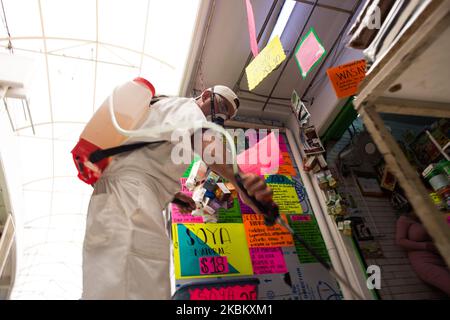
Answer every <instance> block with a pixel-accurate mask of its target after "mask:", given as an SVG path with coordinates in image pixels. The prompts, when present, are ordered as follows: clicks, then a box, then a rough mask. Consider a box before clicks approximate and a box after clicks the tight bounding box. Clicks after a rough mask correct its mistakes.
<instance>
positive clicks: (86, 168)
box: [72, 78, 155, 184]
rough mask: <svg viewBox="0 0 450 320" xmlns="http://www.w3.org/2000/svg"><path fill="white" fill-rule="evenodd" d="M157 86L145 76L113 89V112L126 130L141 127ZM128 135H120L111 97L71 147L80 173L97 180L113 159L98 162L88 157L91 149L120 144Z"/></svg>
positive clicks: (89, 180)
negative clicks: (110, 104) (113, 116)
mask: <svg viewBox="0 0 450 320" xmlns="http://www.w3.org/2000/svg"><path fill="white" fill-rule="evenodd" d="M154 95H155V88H154V87H153V85H152V84H151V83H150V82H149V81H147V80H146V79H144V78H136V79H134V80H133V81H128V82H126V83H124V84H122V85H121V86H119V87H117V88H116V89H115V90H114V114H115V116H116V119H117V122H118V123H119V125H120V126H121V127H122V128H124V129H126V130H133V129H137V128H139V127H140V126H141V125H142V124H143V122H144V121H145V119H146V118H147V116H148V113H149V111H150V102H151V99H152V97H153V96H154ZM127 139H128V137H127V136H124V135H121V134H120V133H119V132H118V131H117V130H116V129H115V127H114V126H113V123H112V120H111V114H110V112H109V97H108V98H106V99H105V101H104V102H103V103H102V105H101V106H100V108H98V110H97V111H96V112H95V114H94V115H93V116H92V118H91V120H89V122H88V123H87V125H86V127H85V128H84V130H83V132H82V133H81V135H80V140H79V141H78V143H77V145H76V146H75V148H74V149H73V150H72V155H73V159H74V162H75V165H76V167H77V169H78V177H79V178H80V179H81V180H82V181H84V182H86V183H88V184H93V183H95V182H96V181H97V180H98V178H99V177H100V175H101V173H102V172H103V171H104V169H105V168H106V167H107V166H108V164H109V161H110V159H104V160H101V161H99V162H97V163H95V164H93V163H91V162H90V161H89V156H90V154H91V153H92V152H94V151H96V150H98V149H108V148H113V147H117V146H120V145H121V144H122V143H123V142H124V141H125V140H127Z"/></svg>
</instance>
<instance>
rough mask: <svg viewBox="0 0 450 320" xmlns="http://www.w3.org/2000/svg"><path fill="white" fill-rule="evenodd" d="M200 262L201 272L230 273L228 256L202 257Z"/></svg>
mask: <svg viewBox="0 0 450 320" xmlns="http://www.w3.org/2000/svg"><path fill="white" fill-rule="evenodd" d="M198 262H199V264H200V273H201V274H217V273H228V261H227V257H220V256H213V257H201V258H199V259H198Z"/></svg>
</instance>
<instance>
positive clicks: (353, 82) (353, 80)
mask: <svg viewBox="0 0 450 320" xmlns="http://www.w3.org/2000/svg"><path fill="white" fill-rule="evenodd" d="M327 74H328V78H330V81H331V84H332V85H333V88H334V91H335V92H336V96H337V97H338V98H345V97H350V96H352V95H355V94H356V93H357V92H358V86H359V84H360V83H361V81H362V80H364V78H365V76H366V61H365V60H357V61H353V62H350V63H347V64H343V65H341V66H338V67H334V68H330V69H328V70H327Z"/></svg>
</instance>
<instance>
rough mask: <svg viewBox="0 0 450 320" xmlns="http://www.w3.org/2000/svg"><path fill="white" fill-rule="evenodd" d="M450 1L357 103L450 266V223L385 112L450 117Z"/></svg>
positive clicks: (382, 64) (392, 52)
mask: <svg viewBox="0 0 450 320" xmlns="http://www.w3.org/2000/svg"><path fill="white" fill-rule="evenodd" d="M449 52H450V1H448V0H433V1H430V2H429V3H428V4H427V5H426V6H425V8H424V9H423V10H422V11H421V12H420V13H419V14H418V15H417V16H416V17H415V19H414V20H413V21H411V22H410V23H409V26H408V27H407V29H406V30H405V32H404V33H403V35H402V36H401V37H399V39H398V40H397V41H395V42H394V43H393V44H392V45H391V46H390V47H389V49H388V50H387V51H386V53H384V54H383V56H381V57H380V58H379V59H377V61H375V63H374V64H373V66H372V67H371V69H370V70H369V72H368V74H367V77H366V79H365V80H364V82H363V83H362V84H361V86H360V89H359V94H358V97H357V99H356V100H355V102H354V105H355V108H356V110H357V111H358V113H359V114H360V115H361V117H362V120H363V122H364V124H365V126H366V128H367V131H368V132H369V133H370V134H371V136H372V138H373V140H374V142H375V143H376V145H377V146H378V149H379V150H380V152H381V153H382V154H383V156H384V159H385V161H386V163H387V165H388V166H389V170H390V171H391V172H392V173H393V174H394V175H395V176H396V177H397V179H398V181H399V183H400V185H401V187H402V188H403V189H404V191H405V193H406V195H407V197H408V199H409V201H410V202H411V204H412V206H413V208H414V210H415V212H416V214H417V215H418V216H419V217H420V219H421V221H422V223H423V225H424V227H425V228H426V229H427V230H428V232H429V234H430V235H431V236H432V237H433V239H434V242H435V244H436V247H437V248H438V249H439V251H440V253H441V255H442V257H443V258H444V259H445V261H446V263H447V265H449V266H450V228H449V226H448V225H447V224H446V223H445V220H444V219H443V214H442V213H441V212H439V211H438V210H437V209H436V207H435V205H434V204H433V202H432V201H431V199H430V198H429V196H428V192H427V190H426V188H425V186H424V185H423V183H422V181H421V180H420V177H419V176H418V173H417V172H416V171H415V170H414V169H413V168H412V166H411V165H410V163H409V162H408V160H407V158H406V156H405V155H404V153H403V152H402V150H401V148H400V147H399V145H398V144H397V142H396V140H395V139H394V137H393V136H392V134H391V133H390V131H389V130H388V129H387V128H386V126H385V125H384V123H383V120H382V119H381V117H380V114H379V113H393V114H400V115H405V116H408V115H411V116H413V115H414V116H431V117H439V118H450V85H449V82H450V55H449Z"/></svg>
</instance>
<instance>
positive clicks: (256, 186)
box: [194, 135, 273, 213]
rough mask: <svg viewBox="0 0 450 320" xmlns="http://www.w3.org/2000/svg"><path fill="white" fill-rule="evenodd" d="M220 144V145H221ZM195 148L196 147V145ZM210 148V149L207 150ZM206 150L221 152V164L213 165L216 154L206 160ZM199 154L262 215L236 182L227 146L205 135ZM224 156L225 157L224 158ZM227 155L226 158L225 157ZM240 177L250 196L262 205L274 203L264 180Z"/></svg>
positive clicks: (256, 177) (247, 175)
mask: <svg viewBox="0 0 450 320" xmlns="http://www.w3.org/2000/svg"><path fill="white" fill-rule="evenodd" d="M214 143H217V148H211V147H212V145H211V144H214ZM219 143H220V145H219ZM194 146H195V145H194ZM207 148H208V149H207ZM204 150H212V151H214V150H217V151H219V152H221V157H219V161H220V163H217V162H213V163H211V159H215V157H214V156H215V154H214V152H213V153H212V154H211V155H210V157H208V158H207V159H205V158H206V157H205V154H204ZM195 151H196V153H197V154H199V155H200V156H201V157H202V160H203V161H204V162H205V163H206V164H207V165H208V167H209V168H210V169H211V170H212V171H214V172H215V173H217V174H218V175H220V176H222V177H223V178H225V179H227V180H228V181H230V182H231V183H232V184H233V185H234V187H235V188H236V190H237V191H238V192H239V196H240V198H241V200H242V201H243V202H244V203H245V204H246V205H248V206H249V207H250V208H252V210H253V211H254V212H256V213H262V212H260V211H259V209H258V208H256V206H255V205H254V204H253V202H252V201H251V200H250V199H249V198H248V197H247V196H246V195H245V193H244V192H243V190H242V189H241V188H240V187H239V185H238V184H237V182H236V179H235V177H234V171H233V166H232V165H231V164H226V163H227V161H226V159H230V152H229V151H228V150H227V148H226V145H225V144H223V143H222V142H219V141H214V139H211V140H210V139H209V138H208V137H206V135H203V140H202V150H195ZM222 155H223V157H222ZM225 155H226V157H225ZM240 176H241V178H242V184H243V186H244V188H245V189H246V191H247V193H248V195H249V196H252V197H255V198H256V200H258V201H260V202H262V203H268V202H271V201H272V194H273V192H272V189H270V187H269V186H267V184H266V182H265V181H264V179H263V178H262V177H260V176H258V175H256V174H244V173H242V172H240Z"/></svg>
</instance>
